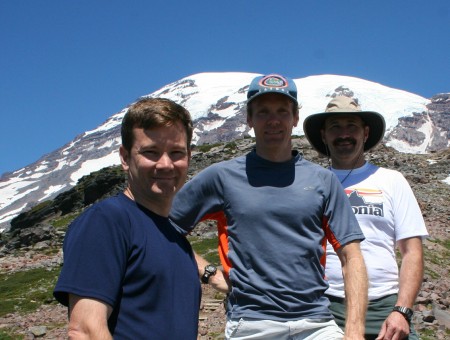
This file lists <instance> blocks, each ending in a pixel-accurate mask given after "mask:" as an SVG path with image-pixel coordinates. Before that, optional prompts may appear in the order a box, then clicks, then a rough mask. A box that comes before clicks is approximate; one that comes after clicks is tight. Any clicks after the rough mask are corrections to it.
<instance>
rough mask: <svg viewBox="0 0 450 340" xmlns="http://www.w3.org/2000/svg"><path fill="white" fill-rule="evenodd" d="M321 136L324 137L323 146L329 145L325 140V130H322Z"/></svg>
mask: <svg viewBox="0 0 450 340" xmlns="http://www.w3.org/2000/svg"><path fill="white" fill-rule="evenodd" d="M320 136H321V137H322V142H323V144H325V145H327V141H326V140H325V130H324V129H320Z"/></svg>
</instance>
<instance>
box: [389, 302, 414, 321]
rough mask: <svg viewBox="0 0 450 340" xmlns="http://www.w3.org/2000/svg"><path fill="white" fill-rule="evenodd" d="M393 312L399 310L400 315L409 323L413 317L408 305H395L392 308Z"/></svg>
mask: <svg viewBox="0 0 450 340" xmlns="http://www.w3.org/2000/svg"><path fill="white" fill-rule="evenodd" d="M393 311H394V312H399V313H400V314H401V315H403V316H404V317H405V319H406V321H408V323H411V319H412V317H413V314H414V312H413V310H412V309H411V308H408V307H402V306H395V307H394V309H393Z"/></svg>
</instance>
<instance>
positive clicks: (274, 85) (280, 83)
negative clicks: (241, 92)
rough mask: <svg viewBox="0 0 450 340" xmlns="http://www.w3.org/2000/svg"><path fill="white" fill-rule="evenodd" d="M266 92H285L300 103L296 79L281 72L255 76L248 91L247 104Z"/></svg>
mask: <svg viewBox="0 0 450 340" xmlns="http://www.w3.org/2000/svg"><path fill="white" fill-rule="evenodd" d="M266 93H279V94H283V95H285V96H287V97H289V98H290V99H291V100H293V101H294V102H295V103H296V104H298V102H297V86H296V85H295V83H294V81H293V80H292V79H290V78H288V77H284V76H282V75H279V74H269V75H266V76H258V77H255V78H253V80H252V82H251V83H250V86H249V88H248V91H247V105H248V104H250V102H251V101H252V100H254V99H255V98H258V97H259V96H261V95H263V94H266Z"/></svg>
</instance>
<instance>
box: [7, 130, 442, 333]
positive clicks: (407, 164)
mask: <svg viewBox="0 0 450 340" xmlns="http://www.w3.org/2000/svg"><path fill="white" fill-rule="evenodd" d="M253 143H254V141H253V139H241V140H237V141H234V142H230V143H220V144H216V145H204V146H202V147H197V148H196V149H195V150H194V155H193V159H192V162H191V167H190V172H189V176H190V177H191V176H193V175H195V174H196V173H197V172H198V171H200V170H201V169H203V168H204V167H206V166H208V165H210V164H212V163H215V162H218V161H221V160H225V159H229V158H232V157H235V156H238V155H241V154H244V153H246V152H248V151H249V150H250V149H251V148H252V147H253ZM293 144H294V147H295V148H297V149H299V150H301V151H302V152H303V154H304V156H305V158H306V159H309V160H312V161H315V162H317V163H320V164H322V165H323V166H327V160H326V159H324V158H320V157H318V155H317V153H316V152H315V151H313V150H312V149H311V147H310V146H309V144H308V143H307V142H306V140H305V139H304V138H294V139H293ZM366 158H367V159H368V160H370V161H371V162H373V163H375V164H377V165H381V166H386V167H389V168H392V169H396V170H398V171H400V172H401V173H403V175H404V176H405V177H406V179H407V180H408V181H409V183H410V184H411V187H412V188H413V190H414V192H415V195H416V198H417V200H418V202H419V204H420V206H421V209H422V213H423V215H424V218H425V221H426V224H427V228H428V231H429V234H430V237H429V238H428V239H427V240H426V241H425V243H424V251H425V277H424V281H423V284H422V289H421V291H420V293H419V296H418V298H417V303H416V305H415V307H414V308H415V312H416V313H415V317H414V324H415V327H416V329H417V330H418V331H419V333H420V334H421V336H422V339H445V338H448V337H449V336H450V293H449V291H450V278H449V269H450V228H449V227H448V223H449V221H450V203H449V197H450V185H449V184H446V183H444V182H443V180H444V179H446V178H447V177H448V176H449V169H450V149H445V150H443V151H439V152H435V153H431V154H428V155H412V154H403V153H399V152H397V151H395V150H394V149H392V148H389V147H386V146H385V145H384V144H382V145H379V146H378V147H377V148H375V149H374V150H373V151H372V152H370V153H369V154H367V155H366ZM124 185H125V177H124V175H123V174H122V173H121V171H118V168H117V167H111V168H106V169H103V170H101V171H98V172H95V173H93V174H91V175H89V176H85V177H83V178H82V179H80V181H79V182H78V184H77V186H76V187H74V188H72V189H71V190H69V191H68V192H65V193H63V194H60V195H58V196H57V197H56V198H55V199H54V200H52V201H48V202H46V203H45V204H41V205H40V206H37V207H35V209H33V210H31V211H29V212H26V213H24V214H21V215H19V216H17V217H16V218H15V219H14V220H13V221H12V223H11V226H12V228H11V230H10V231H9V232H8V233H6V234H5V233H4V234H0V273H12V272H17V271H25V270H29V269H31V268H36V267H43V268H55V267H57V266H60V265H61V262H62V253H61V250H60V249H61V242H62V240H63V237H64V228H59V227H55V226H54V224H53V223H52V221H53V220H54V219H56V218H61V217H67V218H68V220H70V219H71V217H72V216H75V215H76V214H78V213H79V212H80V211H82V210H83V209H84V208H85V207H86V206H89V205H90V204H92V203H94V202H95V201H97V200H99V199H102V198H104V197H106V196H109V195H111V194H114V193H116V192H118V191H120V190H122V188H123V186H124ZM195 236H197V237H203V238H215V237H216V230H215V226H214V225H213V224H211V223H203V224H201V225H199V226H198V227H197V228H196V229H195ZM49 249H54V250H55V251H56V252H55V253H53V254H52V253H51V252H49V251H48V250H49ZM212 251H214V249H212ZM223 298H224V296H223V295H221V294H218V293H217V292H214V291H213V290H212V289H211V288H210V287H208V286H203V298H202V309H201V311H200V319H199V339H222V338H223V328H224V322H225V314H224V308H223V304H222V300H223ZM66 321H67V314H66V309H65V308H63V307H62V306H60V305H58V304H56V303H55V301H52V299H51V298H49V302H48V303H47V304H44V305H42V306H41V307H39V309H38V310H36V311H35V312H33V313H29V314H26V315H19V314H18V313H14V314H8V315H6V316H3V317H0V330H2V329H3V330H11V329H13V330H14V332H15V334H22V335H23V336H25V338H26V339H34V338H43V339H60V338H65V337H66V333H65V332H66V329H65V326H66V325H65V324H66Z"/></svg>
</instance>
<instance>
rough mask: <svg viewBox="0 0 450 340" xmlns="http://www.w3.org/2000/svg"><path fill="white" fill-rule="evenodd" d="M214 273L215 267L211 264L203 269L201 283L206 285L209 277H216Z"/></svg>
mask: <svg viewBox="0 0 450 340" xmlns="http://www.w3.org/2000/svg"><path fill="white" fill-rule="evenodd" d="M216 272H217V267H216V266H213V265H212V264H208V265H207V266H206V267H205V272H204V273H203V275H202V278H201V280H202V282H203V283H208V282H209V277H210V276H214V275H216Z"/></svg>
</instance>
